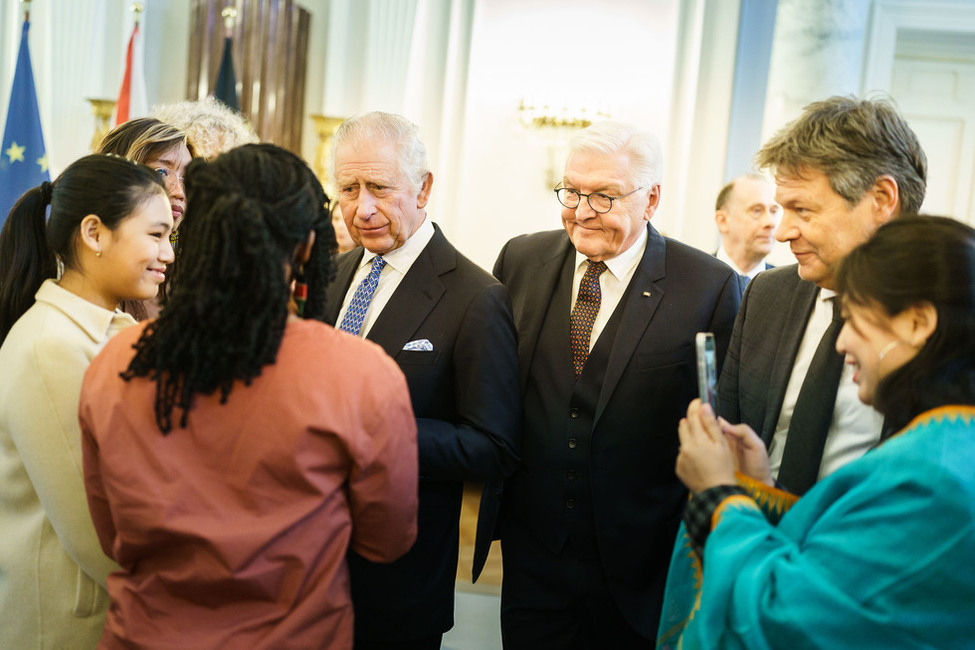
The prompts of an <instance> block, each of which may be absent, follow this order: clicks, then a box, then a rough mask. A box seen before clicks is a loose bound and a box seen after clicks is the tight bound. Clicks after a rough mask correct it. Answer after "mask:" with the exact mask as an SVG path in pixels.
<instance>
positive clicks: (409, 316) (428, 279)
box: [366, 226, 457, 358]
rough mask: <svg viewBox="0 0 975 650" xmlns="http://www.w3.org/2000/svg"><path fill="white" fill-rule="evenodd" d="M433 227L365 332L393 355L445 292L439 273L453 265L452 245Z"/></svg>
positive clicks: (454, 261) (448, 269)
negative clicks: (413, 260)
mask: <svg viewBox="0 0 975 650" xmlns="http://www.w3.org/2000/svg"><path fill="white" fill-rule="evenodd" d="M434 228H435V231H434V234H433V239H431V240H430V243H428V244H427V245H426V247H425V248H424V249H423V252H421V253H420V256H419V257H417V258H416V261H415V262H413V265H412V266H411V267H410V270H409V271H408V272H407V273H406V276H405V277H404V278H403V281H402V282H400V284H399V286H398V287H396V291H394V292H393V295H392V296H390V298H389V302H387V303H386V306H385V307H383V311H382V313H381V314H379V316H378V317H377V318H376V322H375V323H373V326H372V328H371V329H370V330H369V333H368V334H367V335H366V338H367V339H369V340H370V341H373V342H375V343H378V344H379V345H381V346H382V348H383V349H384V350H385V351H386V354H388V355H389V356H391V357H394V358H395V357H396V355H397V354H398V353H399V352H400V350H402V349H403V346H404V345H405V344H406V343H408V342H409V341H410V339H411V338H412V336H413V334H414V333H415V332H416V331H417V329H419V327H420V325H421V324H422V323H423V321H424V320H426V318H427V316H429V314H430V312H431V311H433V308H434V307H435V306H436V305H437V303H438V302H440V298H441V297H442V296H443V294H444V292H445V291H446V289H445V287H444V285H443V282H442V281H441V279H440V276H441V275H442V274H443V273H447V272H448V271H451V270H452V269H454V268H455V267H456V265H457V261H456V256H455V253H454V250H453V247H451V246H450V244H448V243H447V240H446V238H445V237H444V236H443V233H442V232H440V229H439V228H437V227H436V226H434Z"/></svg>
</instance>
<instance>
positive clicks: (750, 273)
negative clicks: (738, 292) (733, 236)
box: [715, 246, 765, 280]
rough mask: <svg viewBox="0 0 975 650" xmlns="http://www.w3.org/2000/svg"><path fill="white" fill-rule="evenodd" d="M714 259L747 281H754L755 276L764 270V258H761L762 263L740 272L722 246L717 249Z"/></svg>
mask: <svg viewBox="0 0 975 650" xmlns="http://www.w3.org/2000/svg"><path fill="white" fill-rule="evenodd" d="M715 257H716V258H718V259H719V260H721V261H722V262H724V263H725V264H727V265H728V266H730V267H731V268H733V269H734V270H735V273H737V274H738V275H743V276H745V277H746V278H748V279H749V280H754V279H755V276H756V275H758V274H759V273H761V272H762V271H764V270H765V258H762V261H761V262H759V263H758V264H756V265H755V266H753V267H752V268H750V269H748V270H747V271H742V270H741V269H740V268H738V265H737V264H735V262H734V260H732V259H731V256H730V255H728V251H726V250H725V249H724V246H719V247H718V252H717V253H716V254H715Z"/></svg>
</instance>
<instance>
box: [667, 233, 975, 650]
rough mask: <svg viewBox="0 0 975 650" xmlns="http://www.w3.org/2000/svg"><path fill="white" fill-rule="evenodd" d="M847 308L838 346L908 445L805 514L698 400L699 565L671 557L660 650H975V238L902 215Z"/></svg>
mask: <svg viewBox="0 0 975 650" xmlns="http://www.w3.org/2000/svg"><path fill="white" fill-rule="evenodd" d="M838 294H839V297H840V300H841V301H842V302H841V304H842V308H843V313H844V319H845V323H844V325H843V329H842V331H841V332H840V335H839V339H838V340H837V343H836V348H837V350H838V351H839V352H840V353H842V354H845V355H846V362H847V363H848V364H852V365H854V366H855V367H856V374H855V377H854V380H855V381H856V383H857V384H858V386H859V397H860V399H861V401H863V402H864V403H867V404H872V405H873V406H874V407H875V408H876V409H877V410H878V411H880V412H881V413H883V414H884V416H885V417H886V419H887V423H888V425H890V426H892V427H893V428H894V429H895V430H897V431H898V433H896V434H894V435H893V436H892V437H890V438H888V439H887V440H886V441H884V442H883V443H882V444H881V445H880V446H879V447H878V448H876V449H874V450H872V451H870V452H868V453H867V454H866V455H864V456H863V457H862V458H860V459H859V460H857V461H854V462H852V463H850V464H849V465H847V466H845V467H843V468H841V469H840V470H838V471H836V472H835V473H833V474H831V475H830V476H828V477H827V478H825V479H824V480H822V481H820V482H819V483H817V484H816V485H815V486H814V487H813V488H812V489H811V490H810V491H809V492H807V493H806V494H805V495H804V496H803V497H802V498H801V499H799V500H796V497H794V496H793V495H789V494H786V493H784V492H781V491H779V490H776V489H775V488H774V487H772V480H771V477H770V474H769V469H768V460H767V455H766V453H765V448H764V446H763V445H762V442H761V440H760V439H759V438H758V437H757V436H756V435H755V433H754V432H753V431H751V429H749V428H748V427H747V426H745V425H734V426H733V425H729V424H727V423H725V422H723V421H722V422H721V423H720V425H719V422H718V421H716V420H715V418H714V415H713V413H712V411H711V409H710V408H709V407H707V406H702V405H701V403H700V401H699V400H695V401H694V402H693V403H692V404H691V406H690V408H689V409H688V412H687V418H686V419H684V420H682V421H681V424H680V430H679V433H680V439H681V451H680V456H679V457H678V460H677V474H678V476H679V477H680V478H681V480H682V481H684V483H685V484H686V485H687V486H688V488H689V489H690V490H691V492H692V493H693V498H692V499H691V501H690V503H689V504H688V507H687V510H686V513H685V517H684V520H685V524H686V525H687V530H688V533H689V536H690V538H691V539H690V540H689V541H690V544H689V545H690V546H694V547H696V548H701V547H703V554H699V553H697V552H691V551H690V550H689V548H688V545H684V546H683V547H682V545H681V544H678V545H677V547H676V548H675V552H674V556H673V560H672V563H671V573H670V576H669V577H668V587H667V589H668V600H667V602H668V605H667V606H665V611H664V617H663V619H664V620H663V622H662V624H661V636H660V639H659V644H660V647H667V648H669V647H675V646H677V645H678V643H680V644H681V646H680V647H683V648H685V649H691V648H790V649H792V648H794V649H797V650H801V649H803V648H940V649H950V648H958V649H962V648H971V647H972V643H973V640H975V615H973V611H975V610H973V607H975V506H973V504H975V472H973V471H972V466H973V463H975V231H973V230H972V229H971V228H969V227H968V226H966V225H964V224H962V223H959V222H957V221H954V220H952V219H944V218H938V217H899V218H897V219H895V220H893V221H892V222H890V223H888V224H886V225H884V226H882V227H881V228H880V229H879V230H878V232H877V234H876V235H875V236H874V237H873V239H871V240H870V241H868V242H866V243H865V244H863V245H861V246H860V247H858V248H856V249H854V250H853V251H852V252H851V253H850V255H849V256H848V257H847V258H846V259H845V260H844V262H843V265H842V267H841V270H840V272H839V275H838ZM736 468H737V469H738V470H739V472H740V473H739V474H738V475H737V480H736V474H735V470H736ZM783 513H784V514H783ZM780 517H781V519H780ZM773 522H774V523H773ZM684 576H696V579H697V581H698V586H699V588H698V589H697V590H696V593H694V594H691V595H692V598H691V599H689V602H690V603H694V604H693V605H692V606H691V607H690V608H688V610H685V613H686V611H690V612H691V613H690V615H689V617H685V618H680V617H679V616H677V615H676V614H677V612H679V609H677V608H674V609H668V608H669V607H670V606H671V605H673V604H674V603H675V602H676V601H677V597H678V596H679V594H680V593H681V591H683V592H684V595H685V596H686V595H688V594H687V586H688V584H693V580H694V578H691V581H690V583H688V582H686V581H684V580H683V577H684ZM695 599H696V600H695Z"/></svg>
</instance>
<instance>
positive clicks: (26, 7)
mask: <svg viewBox="0 0 975 650" xmlns="http://www.w3.org/2000/svg"><path fill="white" fill-rule="evenodd" d="M21 1H22V2H23V3H24V20H26V21H27V22H30V3H31V0H21Z"/></svg>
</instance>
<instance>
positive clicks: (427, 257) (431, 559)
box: [328, 112, 520, 650]
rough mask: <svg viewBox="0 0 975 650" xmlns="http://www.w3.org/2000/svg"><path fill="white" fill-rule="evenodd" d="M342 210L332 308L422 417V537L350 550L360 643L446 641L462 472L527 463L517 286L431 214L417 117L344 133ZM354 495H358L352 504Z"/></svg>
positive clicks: (361, 646) (339, 164) (338, 139)
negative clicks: (393, 374) (449, 235)
mask: <svg viewBox="0 0 975 650" xmlns="http://www.w3.org/2000/svg"><path fill="white" fill-rule="evenodd" d="M332 151H333V156H334V166H333V169H334V170H335V184H336V186H337V188H338V201H339V205H340V206H341V208H342V217H343V218H344V219H345V224H346V226H347V227H348V229H349V234H350V235H351V236H352V239H353V241H355V243H356V244H357V245H358V246H359V247H357V248H355V249H353V250H351V251H349V252H347V253H345V254H343V255H341V256H339V257H338V259H337V262H336V274H335V280H334V281H333V282H332V283H331V284H330V285H329V292H328V304H329V306H330V307H329V308H330V313H329V317H330V318H331V322H333V323H335V324H336V326H337V327H338V328H339V329H342V330H345V331H347V332H349V333H351V334H353V335H355V336H360V337H364V338H366V339H369V340H370V341H373V342H375V343H377V344H379V345H381V346H382V347H383V349H384V350H386V352H387V353H388V354H389V355H390V356H391V357H393V359H394V360H395V361H396V362H397V364H399V367H400V369H401V370H402V371H403V373H404V374H405V375H406V382H407V385H408V386H409V389H410V397H411V398H412V404H413V411H414V413H415V414H416V418H417V421H416V423H417V444H418V447H419V462H420V486H419V487H420V500H419V515H418V530H417V540H416V543H415V544H414V545H413V548H411V549H410V550H409V551H408V552H407V554H406V555H404V556H403V557H402V558H400V559H399V560H396V561H395V562H393V563H391V564H376V563H373V562H370V561H368V560H366V559H364V558H363V557H361V556H359V555H357V554H356V553H354V552H351V553H350V554H349V576H350V583H351V588H352V605H353V607H354V609H355V647H356V648H357V650H365V649H369V650H378V649H384V650H385V649H389V650H393V649H396V650H437V649H439V648H440V645H441V637H442V635H443V633H444V632H445V631H446V630H448V629H450V627H451V626H452V625H453V604H454V580H455V576H456V574H457V550H458V542H459V539H458V537H459V535H458V522H459V519H460V506H461V496H462V493H463V482H464V481H465V480H470V481H487V480H494V479H496V480H500V479H502V478H504V477H505V476H507V475H509V474H510V473H511V472H512V471H513V470H514V468H515V465H516V464H517V463H518V415H519V412H520V398H519V394H518V357H517V347H516V346H517V343H516V338H515V327H514V322H513V320H512V316H511V306H510V302H509V300H508V293H507V291H506V290H505V288H504V287H503V286H502V285H501V284H499V283H498V281H497V280H495V279H494V278H493V277H491V275H490V274H489V273H487V272H486V271H484V270H483V269H481V268H480V267H478V266H477V265H476V264H474V263H473V262H471V261H470V260H468V259H467V258H466V257H464V256H463V255H461V254H460V253H458V252H457V249H455V248H454V247H453V246H452V245H451V244H450V242H448V241H447V239H446V237H444V235H443V232H442V231H441V230H440V228H439V227H437V226H436V225H435V224H434V223H433V222H432V221H431V220H430V219H429V218H428V217H427V212H426V207H427V201H428V199H429V198H430V188H431V187H432V185H433V174H432V173H430V170H429V169H428V167H427V160H426V148H425V147H424V146H423V143H422V142H421V141H420V138H419V135H418V133H417V128H416V126H415V125H414V124H412V123H411V122H410V121H409V120H407V119H405V118H403V117H401V116H399V115H393V114H390V113H379V112H375V113H367V114H365V115H360V116H357V117H354V118H352V119H350V120H347V121H346V122H345V123H343V124H342V126H340V127H339V129H338V131H337V132H336V133H335V139H334V144H333V149H332ZM354 506H355V504H353V507H354Z"/></svg>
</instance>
